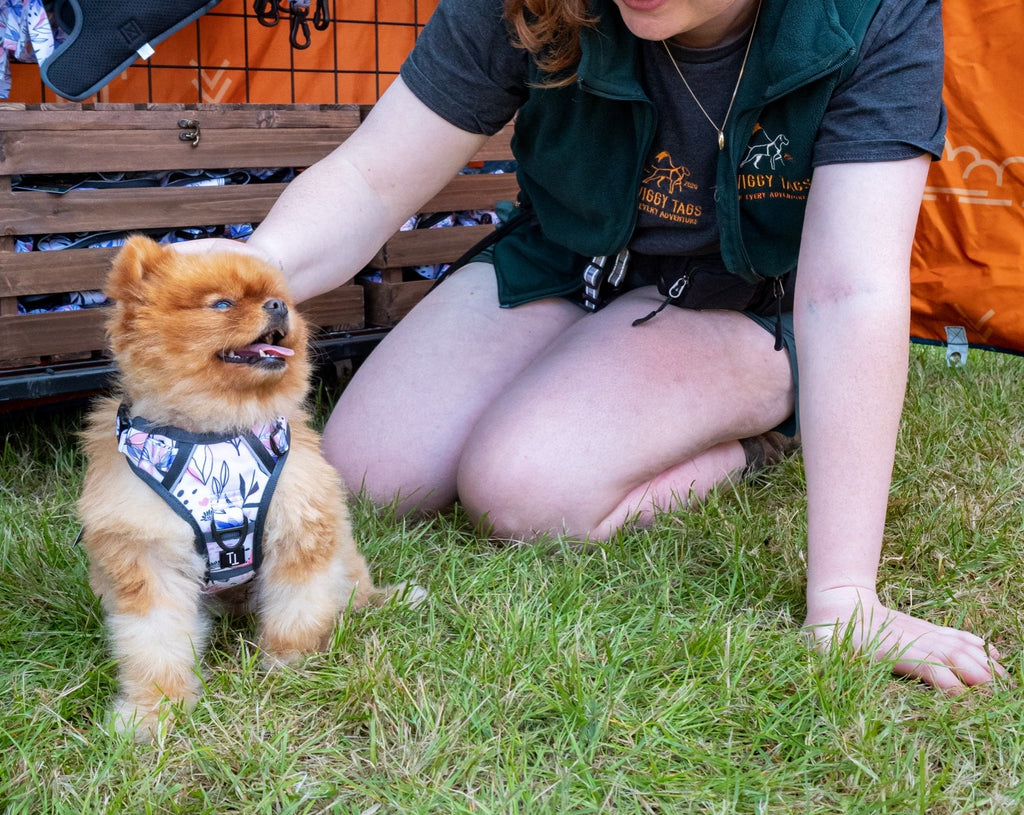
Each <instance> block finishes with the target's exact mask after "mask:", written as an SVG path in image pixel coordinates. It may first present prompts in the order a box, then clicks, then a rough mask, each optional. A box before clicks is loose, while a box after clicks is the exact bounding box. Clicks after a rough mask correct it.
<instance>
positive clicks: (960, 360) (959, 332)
mask: <svg viewBox="0 0 1024 815" xmlns="http://www.w3.org/2000/svg"><path fill="white" fill-rule="evenodd" d="M969 347H970V346H969V344H968V342H967V329H966V328H964V327H963V326H962V325H947V326H946V365H947V366H949V367H950V368H960V367H962V366H964V365H966V364H967V349H968V348H969Z"/></svg>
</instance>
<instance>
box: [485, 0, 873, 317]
mask: <svg viewBox="0 0 1024 815" xmlns="http://www.w3.org/2000/svg"><path fill="white" fill-rule="evenodd" d="M880 2H881V0H763V3H764V5H763V7H762V9H761V14H760V19H759V21H758V24H757V30H756V32H755V34H754V40H753V43H752V45H751V49H750V56H749V57H748V61H747V67H746V70H745V72H744V75H743V81H742V82H741V84H740V87H739V90H738V93H737V96H736V101H735V103H734V106H733V112H732V114H731V116H730V118H729V121H728V122H727V124H726V128H725V137H726V147H725V149H724V150H723V151H722V152H721V153H720V155H719V161H718V168H717V182H716V186H717V189H718V190H719V191H720V193H719V197H718V201H717V206H718V211H717V215H718V223H719V229H720V231H721V251H722V257H723V259H724V261H725V265H726V267H727V268H728V269H729V271H730V272H733V273H734V274H737V275H740V276H742V277H743V278H745V279H747V280H750V281H758V280H761V279H763V278H765V277H776V276H779V275H783V274H786V273H787V272H790V271H792V270H793V269H795V268H796V260H797V253H798V251H799V246H800V230H801V227H802V225H803V217H804V209H805V206H806V202H807V191H808V188H809V187H810V179H811V170H812V168H811V155H812V151H813V147H814V139H815V135H816V133H817V131H818V127H819V125H820V123H821V120H822V117H823V116H824V113H825V108H826V106H827V105H828V102H829V99H830V98H831V96H832V93H833V91H834V89H835V87H836V85H837V84H838V83H839V82H840V81H841V80H842V79H844V78H845V77H846V76H848V75H849V73H850V72H851V71H852V70H853V68H854V67H855V65H856V56H857V53H858V51H859V49H860V43H861V40H862V39H863V37H864V33H865V32H866V30H867V27H868V24H869V23H870V21H871V19H872V17H873V16H874V13H875V11H876V9H877V8H878V5H879V3H880ZM593 11H594V12H595V13H597V14H599V15H600V22H599V23H598V25H597V26H596V27H595V28H592V29H585V30H584V31H583V32H582V39H581V45H582V58H581V60H580V63H579V66H578V70H577V77H578V78H577V81H576V83H575V84H573V85H569V86H566V87H562V88H537V87H533V88H532V89H531V92H530V96H529V99H528V100H527V101H526V103H525V104H524V105H523V107H522V108H521V109H520V111H519V114H518V117H517V119H516V127H515V135H514V137H513V140H512V147H513V151H514V153H515V156H516V158H517V160H518V180H519V185H520V189H521V194H520V202H521V204H522V205H523V206H524V208H531V207H532V209H533V210H534V211H535V212H536V215H537V220H538V223H537V225H528V226H525V227H523V228H521V229H517V230H515V231H513V232H512V233H511V234H510V235H509V236H508V237H506V238H504V239H503V240H501V241H500V242H499V243H498V244H497V245H496V247H495V253H494V257H495V266H496V268H497V271H498V287H499V296H500V298H501V302H502V304H503V305H506V306H515V305H519V304H520V303H525V302H529V301H530V300H535V299H539V298H541V297H551V296H564V295H570V294H573V293H574V292H576V291H578V290H579V289H580V287H581V276H580V275H581V270H582V266H583V263H585V260H587V259H589V258H591V257H593V256H595V255H614V254H616V253H617V252H618V251H619V250H621V249H623V248H624V247H625V246H626V245H627V244H628V242H629V239H630V236H631V235H632V234H633V229H634V227H635V224H636V212H637V192H638V190H639V186H640V178H641V174H642V172H643V169H644V163H645V160H646V158H647V153H648V150H649V149H650V146H651V140H652V139H653V135H654V129H655V125H656V116H657V113H656V111H655V109H654V106H653V104H652V103H651V101H650V100H649V99H648V98H647V96H646V94H645V93H644V91H643V88H642V85H641V82H640V78H639V71H640V47H639V41H638V40H637V39H636V38H635V37H634V36H633V35H632V34H631V33H630V32H629V30H628V29H627V28H626V27H625V25H624V24H623V22H622V19H621V17H620V16H619V13H618V11H617V9H616V8H615V7H614V5H613V4H612V3H611V2H608V0H595V5H594V7H593ZM531 70H532V74H531V77H530V80H531V82H540V81H542V80H543V79H544V77H543V76H542V75H541V74H540V73H539V71H538V70H537V69H536V67H535V66H534V67H533V68H532V69H531Z"/></svg>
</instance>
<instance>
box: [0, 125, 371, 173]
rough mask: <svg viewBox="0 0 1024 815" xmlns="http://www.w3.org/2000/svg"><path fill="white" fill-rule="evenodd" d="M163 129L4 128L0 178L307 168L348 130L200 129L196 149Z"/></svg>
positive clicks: (0, 138)
mask: <svg viewBox="0 0 1024 815" xmlns="http://www.w3.org/2000/svg"><path fill="white" fill-rule="evenodd" d="M181 132H182V131H180V130H179V129H178V128H177V127H175V128H174V129H173V130H172V129H165V130H142V131H135V130H87V131H82V132H81V133H77V134H75V138H74V146H73V148H71V149H69V144H68V133H67V132H65V131H60V130H6V131H3V132H2V133H0V174H28V175H31V174H39V173H108V172H122V171H123V172H142V171H162V170H196V169H213V168H219V167H308V166H309V165H310V164H312V163H313V162H315V161H318V160H319V159H321V158H323V157H324V156H326V155H327V154H328V153H330V152H331V151H332V150H333V149H334V148H335V147H337V146H338V145H339V144H340V143H341V142H343V141H344V140H345V139H346V138H348V136H349V135H351V133H352V130H351V129H350V128H315V129H300V128H275V129H266V130H212V129H211V130H203V131H202V135H201V138H200V141H199V144H198V145H197V146H193V145H192V144H191V143H190V142H187V141H182V140H181V139H180V138H179V135H180V133H181Z"/></svg>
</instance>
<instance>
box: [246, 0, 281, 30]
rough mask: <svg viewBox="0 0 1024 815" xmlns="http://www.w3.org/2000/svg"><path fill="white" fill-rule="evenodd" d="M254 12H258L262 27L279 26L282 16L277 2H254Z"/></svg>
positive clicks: (256, 0)
mask: <svg viewBox="0 0 1024 815" xmlns="http://www.w3.org/2000/svg"><path fill="white" fill-rule="evenodd" d="M252 10H253V11H254V12H256V19H257V20H259V23H260V25H263V26H266V27H267V28H270V27H271V26H275V25H277V21H278V20H279V19H280V16H281V15H280V10H279V9H278V5H277V0H253V4H252Z"/></svg>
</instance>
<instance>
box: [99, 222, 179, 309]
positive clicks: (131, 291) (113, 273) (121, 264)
mask: <svg viewBox="0 0 1024 815" xmlns="http://www.w3.org/2000/svg"><path fill="white" fill-rule="evenodd" d="M167 251H168V249H167V248H166V247H163V246H161V245H160V244H159V243H157V242H156V241H154V240H153V239H152V238H147V237H146V236H145V235H132V236H131V237H130V238H128V240H127V241H126V242H125V245H124V246H123V247H122V248H121V251H120V252H118V253H117V255H116V256H115V257H114V261H113V266H112V267H111V269H110V274H109V275H108V276H107V285H106V287H105V288H104V290H103V293H104V294H105V295H106V296H107V297H110V298H111V299H113V300H116V301H118V302H121V303H126V302H130V301H132V300H140V299H141V297H142V282H143V280H144V279H145V277H146V276H147V275H150V274H153V273H154V272H156V271H157V270H158V269H159V268H160V266H161V260H162V259H163V258H164V257H165V255H166V253H167Z"/></svg>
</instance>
